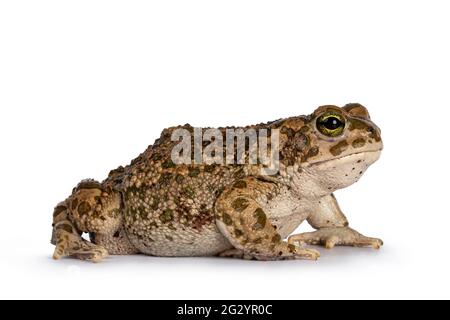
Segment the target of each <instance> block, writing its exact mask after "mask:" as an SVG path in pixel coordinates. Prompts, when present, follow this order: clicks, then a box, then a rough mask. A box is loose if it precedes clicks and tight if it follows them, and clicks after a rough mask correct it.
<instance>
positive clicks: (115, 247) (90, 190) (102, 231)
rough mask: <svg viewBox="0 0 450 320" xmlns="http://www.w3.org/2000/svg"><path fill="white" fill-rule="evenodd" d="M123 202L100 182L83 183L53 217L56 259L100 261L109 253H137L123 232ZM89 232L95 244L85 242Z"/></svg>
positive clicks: (58, 207)
mask: <svg viewBox="0 0 450 320" xmlns="http://www.w3.org/2000/svg"><path fill="white" fill-rule="evenodd" d="M122 221H123V217H122V200H121V197H120V194H119V193H118V192H116V191H114V190H111V189H106V188H104V187H103V186H102V185H101V184H100V183H98V182H96V181H93V180H87V181H82V182H81V183H80V184H78V186H77V187H76V188H75V189H74V190H73V192H72V195H71V196H70V197H69V198H68V199H67V200H66V201H64V202H62V203H60V204H59V205H58V206H57V207H56V208H55V211H54V214H53V236H52V243H53V244H54V245H55V246H56V248H55V253H54V255H53V257H54V258H55V259H60V258H62V257H64V256H73V257H76V258H79V259H82V260H91V261H94V262H97V261H100V260H102V259H103V258H105V257H106V256H107V255H108V253H109V254H128V253H135V252H136V251H135V250H134V248H133V247H132V246H131V244H129V242H128V238H127V237H126V235H125V234H124V231H123V223H122ZM83 232H86V233H89V234H90V236H91V240H92V242H89V241H87V240H84V239H82V237H81V234H82V233H83Z"/></svg>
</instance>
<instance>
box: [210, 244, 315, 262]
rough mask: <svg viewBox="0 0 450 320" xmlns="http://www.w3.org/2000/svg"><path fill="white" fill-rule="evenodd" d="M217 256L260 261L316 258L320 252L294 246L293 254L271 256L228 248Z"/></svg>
mask: <svg viewBox="0 0 450 320" xmlns="http://www.w3.org/2000/svg"><path fill="white" fill-rule="evenodd" d="M219 257H223V258H235V259H244V260H260V261H274V260H317V259H318V258H319V257H320V252H319V251H317V250H314V249H303V248H300V247H295V250H294V253H293V254H287V255H283V254H282V255H280V256H272V255H261V254H254V253H248V252H245V251H244V250H241V249H236V248H233V249H229V250H225V251H223V252H221V253H219Z"/></svg>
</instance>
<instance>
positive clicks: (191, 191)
mask: <svg viewBox="0 0 450 320" xmlns="http://www.w3.org/2000/svg"><path fill="white" fill-rule="evenodd" d="M183 194H185V195H186V196H187V197H188V198H191V199H193V198H194V197H195V191H194V189H193V188H192V187H191V186H186V187H184V188H183Z"/></svg>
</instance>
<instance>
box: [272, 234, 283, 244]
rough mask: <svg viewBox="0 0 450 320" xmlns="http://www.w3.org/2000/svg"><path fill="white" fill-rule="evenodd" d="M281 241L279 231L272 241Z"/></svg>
mask: <svg viewBox="0 0 450 320" xmlns="http://www.w3.org/2000/svg"><path fill="white" fill-rule="evenodd" d="M280 241H281V236H280V235H279V234H278V233H277V234H276V235H274V236H273V237H272V243H279V242H280Z"/></svg>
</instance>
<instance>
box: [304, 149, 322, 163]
mask: <svg viewBox="0 0 450 320" xmlns="http://www.w3.org/2000/svg"><path fill="white" fill-rule="evenodd" d="M318 154H319V148H318V147H312V148H311V149H309V150H308V152H307V153H306V154H305V155H304V156H303V157H302V162H306V161H308V159H309V158H312V157H315V156H317V155H318Z"/></svg>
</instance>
